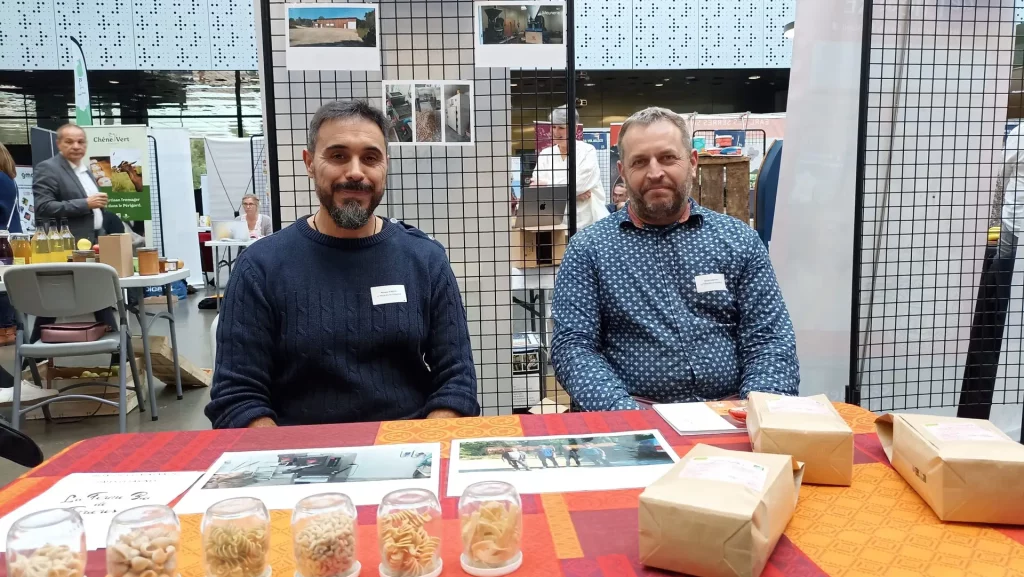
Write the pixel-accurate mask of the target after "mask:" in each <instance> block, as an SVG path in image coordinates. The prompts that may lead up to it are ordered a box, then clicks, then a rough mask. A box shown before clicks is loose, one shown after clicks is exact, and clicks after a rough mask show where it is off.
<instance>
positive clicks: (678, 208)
mask: <svg viewBox="0 0 1024 577" xmlns="http://www.w3.org/2000/svg"><path fill="white" fill-rule="evenodd" d="M695 180H696V179H695V178H693V177H690V178H687V179H686V181H684V182H683V183H682V184H680V185H679V187H678V188H676V190H675V193H674V194H673V195H672V202H671V203H669V204H667V205H666V204H661V203H659V204H658V206H651V204H650V203H648V202H647V201H646V200H644V195H642V194H640V193H638V192H635V191H634V190H633V189H632V188H630V187H629V185H628V184H627V185H626V191H627V192H628V194H627V196H628V197H629V203H630V205H632V207H633V211H634V212H636V215H637V216H639V217H640V219H641V220H643V221H661V220H665V219H667V218H672V217H675V216H676V215H678V214H679V213H680V212H682V210H683V205H684V203H686V202H688V199H689V198H690V194H691V193H692V192H693V187H694V183H695Z"/></svg>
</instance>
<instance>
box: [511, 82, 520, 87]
mask: <svg viewBox="0 0 1024 577" xmlns="http://www.w3.org/2000/svg"><path fill="white" fill-rule="evenodd" d="M509 86H519V85H518V84H516V83H515V82H513V83H512V84H509Z"/></svg>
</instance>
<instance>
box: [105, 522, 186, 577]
mask: <svg viewBox="0 0 1024 577" xmlns="http://www.w3.org/2000/svg"><path fill="white" fill-rule="evenodd" d="M180 550H181V525H180V524H179V523H178V516H177V515H175V514H174V511H172V510H171V509H170V507H167V506H165V505H143V506H141V507H135V508H133V509H128V510H127V511H122V512H120V513H118V514H117V515H116V516H115V517H114V519H113V520H112V521H111V522H110V529H108V530H107V575H109V577H139V576H141V575H147V573H146V572H147V571H153V572H154V574H156V575H166V576H167V577H177V575H178V551H180Z"/></svg>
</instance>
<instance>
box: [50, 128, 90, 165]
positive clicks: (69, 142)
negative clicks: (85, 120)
mask: <svg viewBox="0 0 1024 577" xmlns="http://www.w3.org/2000/svg"><path fill="white" fill-rule="evenodd" d="M87 147H88V145H87V144H86V139H85V129H83V128H82V127H81V126H78V125H75V124H65V125H64V126H61V127H60V128H58V129H57V149H58V150H60V155H61V156H63V157H64V158H66V159H67V160H68V162H70V163H71V164H74V165H76V166H77V165H78V164H79V163H80V162H82V158H83V157H85V151H86V148H87Z"/></svg>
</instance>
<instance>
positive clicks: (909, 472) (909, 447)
mask: <svg viewBox="0 0 1024 577" xmlns="http://www.w3.org/2000/svg"><path fill="white" fill-rule="evenodd" d="M875 430H876V431H877V432H878V440H879V441H881V443H882V449H883V450H884V451H885V456H886V457H888V458H889V462H891V463H892V466H893V468H894V469H896V471H897V472H899V474H900V475H902V476H903V478H904V479H906V481H907V483H908V484H910V486H911V487H913V488H914V490H915V491H917V494H918V495H920V496H921V498H922V499H924V500H925V502H926V503H928V505H929V506H930V507H931V508H932V510H933V511H935V514H936V515H937V516H938V517H939V519H941V520H943V521H960V522H965V523H998V524H1007V525H1024V445H1021V444H1020V443H1018V442H1016V441H1014V440H1013V439H1011V438H1010V437H1008V436H1007V435H1006V433H1003V432H1002V431H1000V430H999V428H998V427H996V426H995V425H993V424H992V423H990V422H988V421H985V420H981V419H959V418H956V417H933V416H929V415H912V414H888V415H883V416H881V417H879V418H878V419H876V420H875Z"/></svg>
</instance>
